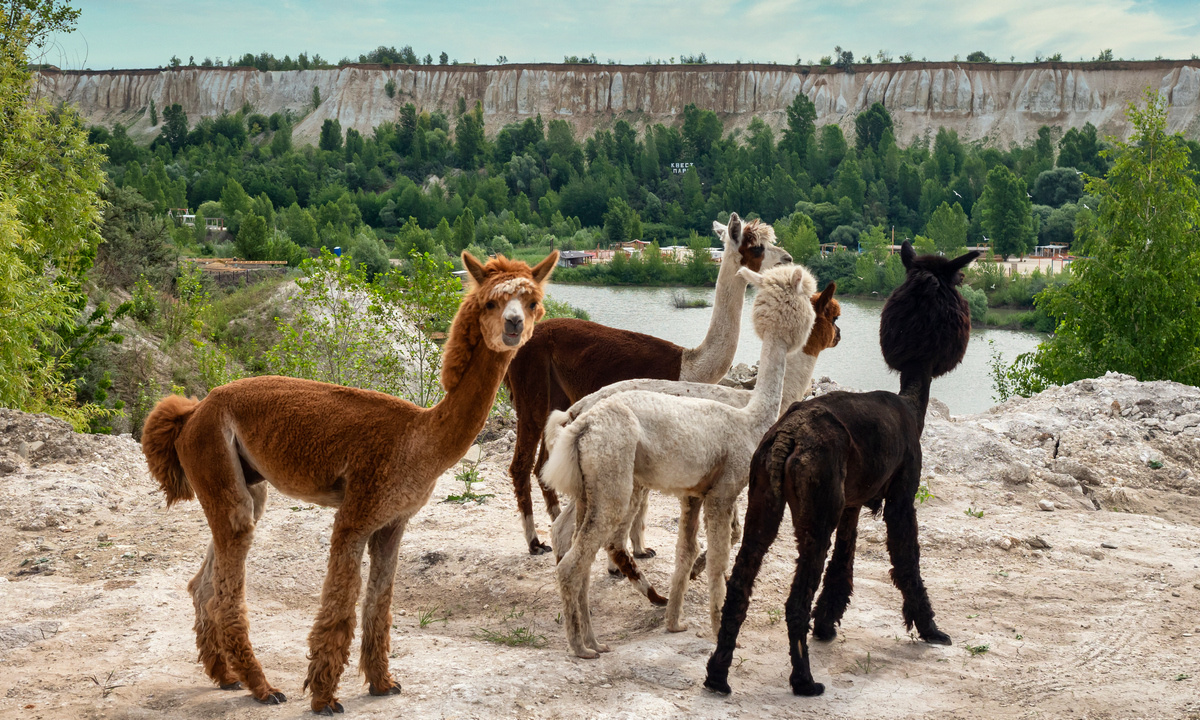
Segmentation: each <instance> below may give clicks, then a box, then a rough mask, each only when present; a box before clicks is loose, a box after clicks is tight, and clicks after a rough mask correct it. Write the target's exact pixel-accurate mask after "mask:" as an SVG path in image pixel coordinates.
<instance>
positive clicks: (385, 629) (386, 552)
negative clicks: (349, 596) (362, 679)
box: [358, 518, 408, 695]
mask: <svg viewBox="0 0 1200 720" xmlns="http://www.w3.org/2000/svg"><path fill="white" fill-rule="evenodd" d="M407 524H408V518H397V519H396V520H394V521H392V522H391V523H389V524H388V525H385V526H384V527H382V528H380V529H378V530H376V531H375V532H373V533H371V539H370V540H369V541H367V550H368V552H369V554H370V556H371V570H370V573H369V574H368V575H367V592H366V595H365V596H364V597H363V604H362V605H363V610H362V615H363V621H362V626H363V627H362V651H361V653H360V654H359V660H358V667H359V669H360V670H361V671H362V673H363V674H364V675H366V678H367V683H368V691H369V692H370V693H371V694H372V695H399V694H400V683H398V682H396V681H395V680H394V679H393V678H392V674H391V672H390V671H389V669H388V654H389V652H390V651H391V649H392V643H391V632H392V589H393V586H394V585H395V581H396V564H397V562H398V561H399V554H400V539H401V538H402V537H404V527H405V525H407Z"/></svg>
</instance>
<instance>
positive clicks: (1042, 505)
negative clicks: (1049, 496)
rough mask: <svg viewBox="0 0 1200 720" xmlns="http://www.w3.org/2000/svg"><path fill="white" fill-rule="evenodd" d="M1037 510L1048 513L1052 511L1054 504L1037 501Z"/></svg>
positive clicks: (1046, 501) (1047, 501)
mask: <svg viewBox="0 0 1200 720" xmlns="http://www.w3.org/2000/svg"><path fill="white" fill-rule="evenodd" d="M1038 509H1039V510H1045V511H1046V512H1050V511H1052V510H1054V503H1053V502H1051V501H1049V500H1038Z"/></svg>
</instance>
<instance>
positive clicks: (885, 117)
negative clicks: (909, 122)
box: [854, 102, 892, 153]
mask: <svg viewBox="0 0 1200 720" xmlns="http://www.w3.org/2000/svg"><path fill="white" fill-rule="evenodd" d="M891 129H892V115H891V113H889V112H888V111H887V108H885V107H884V106H883V103H880V102H876V103H873V104H872V105H871V107H870V108H868V109H866V110H864V111H863V112H860V113H859V114H858V116H857V117H855V118H854V146H855V147H856V148H857V149H858V151H859V152H860V153H861V152H862V151H863V150H867V149H871V150H875V151H878V150H879V141H880V140H882V139H883V133H884V131H885V130H891Z"/></svg>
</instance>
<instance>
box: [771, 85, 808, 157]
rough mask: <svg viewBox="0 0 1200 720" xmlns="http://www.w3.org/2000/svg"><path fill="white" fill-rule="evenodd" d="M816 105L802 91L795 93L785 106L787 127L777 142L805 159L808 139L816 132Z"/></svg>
mask: <svg viewBox="0 0 1200 720" xmlns="http://www.w3.org/2000/svg"><path fill="white" fill-rule="evenodd" d="M816 122H817V107H816V105H813V102H812V100H809V99H808V96H807V95H805V94H804V93H797V94H796V98H795V99H794V100H792V104H791V105H788V107H787V127H786V128H784V130H783V138H782V139H781V140H780V142H779V144H780V145H781V146H783V147H785V148H786V149H788V150H791V151H792V152H794V153H796V155H798V156H799V157H800V159H801V160H804V159H805V152H806V150H807V148H808V140H809V138H811V137H813V135H814V133H816V131H817V128H816Z"/></svg>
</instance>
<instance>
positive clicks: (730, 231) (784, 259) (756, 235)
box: [713, 213, 792, 272]
mask: <svg viewBox="0 0 1200 720" xmlns="http://www.w3.org/2000/svg"><path fill="white" fill-rule="evenodd" d="M713 232H714V233H716V234H717V237H719V238H721V243H722V244H723V245H724V246H725V255H724V258H723V259H722V261H721V262H726V261H728V262H733V263H736V264H737V266H738V267H740V268H743V267H745V268H750V269H751V270H753V271H755V272H762V271H763V270H767V269H769V268H773V267H775V266H776V265H781V264H784V263H790V262H791V261H792V256H791V255H789V254H788V253H787V251H786V250H784V249H783V248H781V247H779V246H778V245H776V244H775V228H773V227H771V226H770V225H768V224H766V223H765V222H762V221H760V220H751V221H750V222H745V221H743V220H742V219H741V218H740V217H738V214H737V213H729V224H728V225H722V224H721V223H719V222H717V221H715V220H714V221H713Z"/></svg>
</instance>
